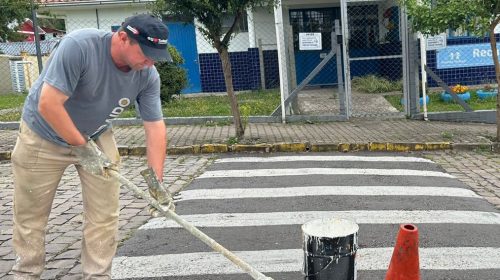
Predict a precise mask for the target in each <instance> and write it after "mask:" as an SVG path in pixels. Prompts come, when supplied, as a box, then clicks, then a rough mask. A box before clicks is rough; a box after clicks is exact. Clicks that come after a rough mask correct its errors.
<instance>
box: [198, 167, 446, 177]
mask: <svg viewBox="0 0 500 280" xmlns="http://www.w3.org/2000/svg"><path fill="white" fill-rule="evenodd" d="M302 175H380V176H422V177H446V178H455V177H454V176H452V175H450V174H447V173H443V172H439V171H429V170H409V169H360V168H293V169H247V170H214V171H206V172H205V173H203V174H201V175H200V176H199V177H198V178H199V179H203V178H249V177H269V176H302Z"/></svg>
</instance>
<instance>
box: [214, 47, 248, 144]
mask: <svg viewBox="0 0 500 280" xmlns="http://www.w3.org/2000/svg"><path fill="white" fill-rule="evenodd" d="M218 51H219V55H220V59H221V61H222V72H224V81H225V82H226V91H227V95H229V99H230V101H231V113H232V114H233V122H234V127H235V129H236V137H237V138H241V137H243V134H245V129H244V128H243V124H242V123H241V115H240V109H239V108H238V100H236V95H235V94H234V87H233V74H232V73H231V61H230V60H229V53H228V51H227V48H224V47H221V48H220V49H218Z"/></svg>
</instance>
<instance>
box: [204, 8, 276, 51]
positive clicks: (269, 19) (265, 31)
mask: <svg viewBox="0 0 500 280" xmlns="http://www.w3.org/2000/svg"><path fill="white" fill-rule="evenodd" d="M253 16H254V26H255V39H256V41H258V39H262V44H274V46H264V49H276V30H275V28H274V15H273V14H272V13H269V12H268V11H267V10H266V9H264V8H257V9H256V10H255V11H254V15H253ZM199 24H200V23H199V22H197V21H196V20H195V25H196V26H198V25H199ZM249 24H250V23H249ZM196 42H197V44H198V53H215V52H217V51H216V50H215V49H214V48H213V47H212V45H211V44H210V43H209V42H208V41H207V40H205V38H204V37H203V35H202V34H201V33H200V31H199V30H198V28H196ZM255 44H256V45H257V42H256V43H255ZM249 46H250V42H249V34H248V32H241V33H238V34H236V35H235V36H234V37H233V38H232V39H231V43H230V44H229V51H230V52H238V51H244V52H246V51H248V48H249Z"/></svg>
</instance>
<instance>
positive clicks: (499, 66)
mask: <svg viewBox="0 0 500 280" xmlns="http://www.w3.org/2000/svg"><path fill="white" fill-rule="evenodd" d="M498 21H499V20H495V21H493V24H492V25H491V26H490V44H491V52H492V54H493V62H494V63H495V77H496V80H497V106H496V107H497V139H496V142H500V63H499V62H498V53H497V40H496V38H495V32H494V29H495V26H496V24H498Z"/></svg>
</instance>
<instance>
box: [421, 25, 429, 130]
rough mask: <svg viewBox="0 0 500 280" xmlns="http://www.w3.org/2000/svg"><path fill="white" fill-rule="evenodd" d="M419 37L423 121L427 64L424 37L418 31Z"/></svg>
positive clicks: (425, 103)
mask: <svg viewBox="0 0 500 280" xmlns="http://www.w3.org/2000/svg"><path fill="white" fill-rule="evenodd" d="M419 37H420V62H421V64H422V65H421V66H420V70H421V75H422V103H423V107H424V121H428V120H429V119H428V118H427V92H426V91H427V89H426V86H427V72H425V65H426V64H427V52H426V48H425V37H424V35H423V34H422V33H419Z"/></svg>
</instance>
